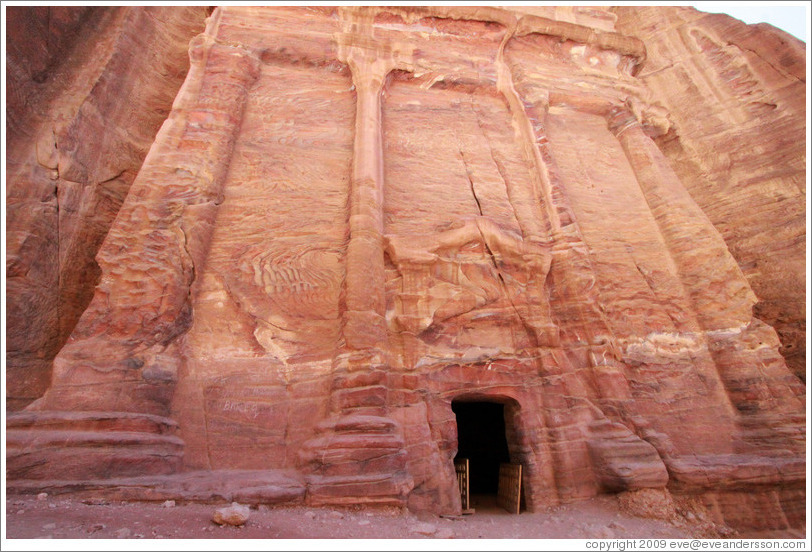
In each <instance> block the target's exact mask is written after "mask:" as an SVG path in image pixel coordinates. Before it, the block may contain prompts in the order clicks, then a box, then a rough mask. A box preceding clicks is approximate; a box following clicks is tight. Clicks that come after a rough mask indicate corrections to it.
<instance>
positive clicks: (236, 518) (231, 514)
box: [211, 502, 251, 527]
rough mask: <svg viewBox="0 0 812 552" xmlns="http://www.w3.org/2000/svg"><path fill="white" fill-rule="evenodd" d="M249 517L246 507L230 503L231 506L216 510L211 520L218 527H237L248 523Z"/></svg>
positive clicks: (249, 513) (249, 512)
mask: <svg viewBox="0 0 812 552" xmlns="http://www.w3.org/2000/svg"><path fill="white" fill-rule="evenodd" d="M250 515H251V509H250V508H249V507H248V506H244V505H242V504H239V503H237V502H232V503H231V506H227V507H225V508H218V509H217V510H216V511H215V512H214V515H212V518H211V519H212V521H213V522H214V523H216V524H218V525H233V526H235V527H239V526H241V525H244V524H245V522H246V521H248V518H249V517H250Z"/></svg>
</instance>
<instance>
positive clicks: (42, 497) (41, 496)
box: [37, 493, 48, 500]
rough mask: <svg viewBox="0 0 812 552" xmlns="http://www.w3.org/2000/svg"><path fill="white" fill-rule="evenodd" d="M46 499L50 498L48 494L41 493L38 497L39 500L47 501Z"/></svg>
mask: <svg viewBox="0 0 812 552" xmlns="http://www.w3.org/2000/svg"><path fill="white" fill-rule="evenodd" d="M46 498H48V493H39V494H38V495H37V500H45V499H46Z"/></svg>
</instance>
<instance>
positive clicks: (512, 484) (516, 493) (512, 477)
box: [496, 464, 522, 514]
mask: <svg viewBox="0 0 812 552" xmlns="http://www.w3.org/2000/svg"><path fill="white" fill-rule="evenodd" d="M496 504H497V505H499V506H501V507H502V508H504V509H505V510H507V511H508V512H510V513H511V514H518V513H519V510H520V509H521V507H522V465H521V464H500V465H499V490H498V491H497V493H496Z"/></svg>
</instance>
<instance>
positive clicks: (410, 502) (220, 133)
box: [9, 7, 805, 530]
mask: <svg viewBox="0 0 812 552" xmlns="http://www.w3.org/2000/svg"><path fill="white" fill-rule="evenodd" d="M128 13H130V12H128ZM133 13H140V12H137V11H134V12H133ZM630 13H631V12H630ZM620 16H621V17H620V19H618V15H617V13H616V12H614V11H612V10H608V9H603V8H576V7H567V8H557V7H556V8H536V9H532V10H527V9H517V10H514V11H512V10H505V9H496V8H485V7H480V8H462V7H453V8H452V7H431V8H418V7H402V8H378V7H365V8H343V7H342V8H333V7H319V8H303V7H296V8H249V7H221V8H217V9H216V10H215V11H214V12H213V14H212V15H211V17H210V18H209V19H208V20H207V26H206V30H205V32H203V33H202V34H200V35H198V36H196V37H195V38H194V39H192V40H191V42H190V44H189V59H190V70H189V73H188V76H187V77H186V80H185V83H184V84H183V87H182V88H181V89H180V92H179V93H178V96H177V98H176V100H175V102H174V105H173V109H172V111H171V113H169V115H168V118H167V119H166V121H165V122H164V123H163V126H162V127H161V129H160V131H159V133H158V135H157V137H156V139H155V141H154V143H153V145H152V148H151V150H150V153H149V155H148V156H147V157H146V159H145V161H144V163H143V165H142V166H141V167H140V170H139V171H138V175H137V177H135V180H134V181H133V182H132V185H131V186H130V188H129V192H128V194H127V197H126V201H124V202H123V204H122V206H121V208H120V209H118V211H117V215H116V220H115V223H114V224H113V225H112V226H111V228H110V231H109V233H108V234H107V237H106V240H105V242H104V244H103V245H102V246H101V248H100V249H99V251H98V254H97V256H96V259H97V262H98V266H99V269H100V273H101V275H100V278H99V281H98V285H97V287H96V289H95V295H94V296H93V299H92V301H91V302H90V304H89V306H88V307H87V309H85V310H84V313H83V315H82V318H81V320H80V321H79V323H78V324H77V325H76V327H75V329H74V330H73V332H72V334H71V336H70V339H68V340H67V342H66V344H65V345H64V347H62V348H61V350H60V351H59V354H58V355H57V356H56V359H55V361H54V364H53V378H52V382H51V385H50V387H49V388H48V390H47V392H46V393H45V394H44V396H42V397H41V398H40V399H38V400H37V401H35V402H34V403H33V404H31V405H30V406H29V407H28V408H27V409H26V411H25V412H24V413H20V414H15V415H12V416H10V417H9V428H10V430H9V434H10V438H11V441H10V443H11V445H10V447H9V465H10V466H11V467H12V469H13V470H14V473H13V475H14V479H16V480H17V483H15V485H16V486H15V489H32V490H37V489H40V488H41V487H42V485H44V484H45V483H44V482H46V481H48V480H49V479H54V477H52V473H55V472H54V470H57V471H58V472H59V478H60V479H62V480H63V481H65V480H67V481H71V480H75V481H77V483H75V485H76V486H77V488H81V487H82V485H83V483H82V481H85V482H87V481H89V480H90V479H93V485H96V486H98V485H100V483H99V480H104V479H105V478H107V479H109V480H110V484H109V487H110V489H111V491H110V492H120V490H115V489H121V487H122V485H124V484H123V483H122V480H127V481H130V483H127V485H132V484H133V483H132V481H133V480H134V478H137V476H139V475H140V476H143V477H145V478H147V479H146V480H145V481H149V483H144V485H145V486H146V487H148V488H155V489H156V491H155V493H153V494H152V496H158V497H160V499H161V500H166V499H170V498H174V497H175V495H173V494H172V493H173V492H174V491H168V490H167V489H170V490H171V489H177V488H179V487H181V488H182V487H183V486H184V484H185V483H183V481H184V480H183V479H182V478H183V477H184V473H195V474H205V473H211V474H212V476H211V479H205V478H203V479H202V481H203V483H199V486H200V488H198V489H196V491H195V492H196V493H197V494H196V496H198V495H205V494H206V490H205V487H206V486H207V485H208V486H209V487H210V493H211V494H215V493H217V492H221V491H217V490H216V489H218V488H219V487H218V484H217V481H218V477H219V476H218V474H233V473H241V472H245V473H249V474H253V473H257V472H261V473H265V474H273V473H276V472H279V473H286V474H288V473H295V474H298V476H300V477H301V478H302V481H301V482H297V483H292V484H289V485H278V486H277V485H271V486H272V487H273V488H274V490H264V491H262V492H259V491H258V494H257V495H256V496H254V497H253V499H252V500H253V501H254V502H262V501H263V500H270V499H269V498H268V497H273V500H283V499H284V500H300V501H303V502H306V503H307V504H310V505H324V504H335V505H354V504H355V505H357V504H370V505H377V506H382V505H389V506H408V507H409V508H412V509H413V510H417V511H420V510H430V511H433V512H435V513H459V512H460V510H461V502H460V494H459V491H458V483H457V478H456V473H455V469H454V464H453V460H454V457H455V454H456V452H457V448H458V431H457V418H456V417H455V413H454V411H453V410H452V401H468V402H472V401H484V402H495V403H498V404H501V405H503V406H502V412H503V417H504V424H503V425H504V427H505V440H506V442H507V448H508V454H509V456H510V460H511V462H514V463H520V464H522V465H523V488H524V490H523V493H524V502H525V504H526V507H527V508H528V509H540V508H543V507H546V506H551V505H557V504H560V503H566V502H571V501H576V500H583V499H586V498H589V497H592V496H595V495H597V494H601V493H606V492H613V493H614V492H628V493H629V494H628V495H624V496H629V497H648V496H657V497H666V498H668V497H670V496H671V494H674V495H680V496H689V497H694V498H696V499H697V500H700V501H702V503H703V504H704V506H705V507H707V508H708V509H709V510H712V511H713V512H715V516H716V519H715V521H716V522H719V523H728V522H729V523H730V524H731V525H737V524H738V525H742V524H746V523H749V522H751V521H752V519H753V518H754V517H758V518H759V519H760V524H761V525H760V527H761V528H763V529H765V530H767V529H784V528H789V527H795V528H798V527H801V526H802V525H803V523H804V521H803V520H804V515H805V514H804V507H805V506H804V500H803V498H804V496H803V495H804V485H805V479H804V478H805V466H804V449H805V443H804V435H805V418H804V399H805V388H804V386H803V384H802V383H801V382H800V380H799V379H798V378H797V377H796V376H795V375H793V373H792V372H791V371H790V370H789V369H788V368H787V364H786V361H785V360H784V358H783V357H782V356H781V354H780V352H779V347H780V342H779V340H778V336H777V335H776V332H775V330H774V329H773V328H772V327H771V326H769V325H768V324H766V323H765V322H764V321H762V320H761V319H760V318H759V317H758V316H754V312H753V309H754V306H756V305H760V304H762V303H763V298H761V297H760V296H758V295H757V293H754V291H753V286H751V283H750V281H748V276H750V274H749V273H748V272H747V270H746V268H743V266H742V260H741V258H738V257H735V256H734V255H733V254H731V250H730V249H731V247H730V246H729V245H728V243H727V242H726V241H725V238H726V237H727V236H726V235H725V233H724V232H723V231H720V230H717V228H716V227H714V224H713V223H714V222H715V221H714V220H713V217H711V218H710V219H709V218H708V216H707V215H706V213H705V212H704V211H703V200H701V199H699V200H698V199H697V192H696V186H693V187H692V186H689V185H688V184H686V183H684V182H683V177H687V178H689V179H690V178H693V176H692V174H693V173H692V174H687V173H685V172H684V171H682V172H680V171H677V170H675V168H674V167H675V164H674V163H673V161H674V159H678V158H675V157H674V155H675V154H674V152H673V150H672V149H670V147H669V144H670V143H672V142H673V140H675V139H676V138H674V137H675V136H677V137H679V139H682V135H681V134H679V132H680V128H681V127H680V126H679V124H677V123H678V122H679V121H680V119H679V116H675V115H674V110H680V109H686V108H685V107H684V105H685V104H678V103H674V102H670V103H669V101H665V100H663V101H662V102H660V101H659V100H660V94H664V93H662V91H659V89H658V88H657V86H655V85H651V86H650V85H649V81H650V80H651V78H648V79H641V78H640V76H641V75H647V74H649V73H646V70H647V69H646V67H647V65H645V60H646V57H647V54H646V50H647V44H646V42H645V40H641V39H640V38H637V37H635V36H633V35H634V33H633V32H632V31H631V30H629V29H627V28H626V27H624V26H623V25H627V24H628V25H630V26H633V25H632V24H631V23H628V21H627V20H626V14H625V12H624V13H621V14H620ZM616 22H617V24H616ZM621 23H623V25H621ZM655 49H656V46H655ZM731 101H732V100H731ZM681 106H683V107H681ZM683 115H684V113H683ZM793 120H794V119H793ZM720 124H722V123H720ZM738 124H741V121H737V122H733V121H727V122H724V123H723V126H724V125H729V126H730V128H731V129H733V130H731V132H734V131H735V128H737V127H736V125H738ZM675 133H676V134H675ZM669 140H671V142H669ZM686 140H694V141H699V140H700V138H699V137H698V135H695V134H691V133H688V134H687V135H686ZM686 143H687V142H686ZM697 143H698V142H697ZM83 147H84V146H83ZM88 147H89V146H88ZM774 163H778V164H780V161H779V160H775V161H774ZM69 166H73V165H69ZM57 169H58V172H59V174H60V178H61V175H62V169H61V168H60V166H59V164H58V163H57ZM703 197H704V196H703ZM80 220H81V219H80ZM20 224H22V223H20ZM737 261H738V262H737ZM45 266H46V267H47V266H50V265H47V263H46V265H45ZM787 266H791V267H794V266H795V265H793V264H792V263H789V264H788V265H787ZM796 268H797V267H796ZM51 270H52V271H53V269H51ZM793 270H795V269H793ZM20 296H21V297H22V295H20ZM33 296H35V297H39V295H36V294H34V295H33ZM760 299H761V302H759V301H760ZM60 442H61V443H62V445H60ZM91 446H92V447H95V450H96V456H94V457H93V458H91V459H89V460H88V461H87V462H85V463H84V464H82V465H79V464H78V462H77V459H78V458H79V455H80V454H81V452H82V451H83V450H86V448H87V447H91ZM94 473H96V474H99V475H98V476H97V477H92V476H93V474H94ZM186 477H188V476H186ZM223 477H225V475H223ZM229 477H231V478H233V477H234V476H233V475H231V476H229ZM294 479H295V478H294ZM196 481H197V479H196ZM87 485H88V484H87V483H85V486H87ZM161 489H163V490H161ZM140 492H147V491H143V490H142V491H140ZM178 492H179V491H178ZM263 493H264V494H263ZM280 497H283V498H280ZM178 498H181V497H180V496H178ZM249 499H250V497H249ZM663 500H665V499H663ZM669 500H670V499H669Z"/></svg>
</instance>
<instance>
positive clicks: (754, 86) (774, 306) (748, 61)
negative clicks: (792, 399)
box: [614, 7, 808, 380]
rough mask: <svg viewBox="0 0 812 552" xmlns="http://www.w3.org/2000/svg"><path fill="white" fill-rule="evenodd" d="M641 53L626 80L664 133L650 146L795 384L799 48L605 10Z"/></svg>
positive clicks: (683, 17) (721, 26) (801, 304)
mask: <svg viewBox="0 0 812 552" xmlns="http://www.w3.org/2000/svg"><path fill="white" fill-rule="evenodd" d="M614 11H615V13H617V14H618V22H617V28H618V30H620V31H622V32H627V33H629V34H631V35H633V36H637V37H639V38H640V39H642V40H643V41H644V42H645V43H646V50H647V53H648V56H647V60H646V65H645V68H644V69H643V70H642V71H641V73H640V75H638V77H639V78H640V79H641V80H643V81H644V82H645V83H646V85H647V86H648V87H649V88H650V89H651V90H652V92H653V94H654V95H655V96H656V98H657V100H658V102H660V103H661V104H662V105H663V106H665V107H666V108H668V111H669V113H670V116H671V120H672V122H673V124H674V126H673V128H672V129H671V132H669V133H668V134H666V135H665V136H663V137H661V138H659V140H658V143H659V145H660V147H661V148H662V150H663V153H665V154H666V155H667V156H668V158H669V160H670V161H671V166H672V167H674V170H675V171H676V172H677V174H678V175H679V176H680V179H681V180H682V182H683V183H684V184H685V186H686V188H687V189H688V191H689V192H690V193H691V196H692V197H693V198H694V200H696V202H697V203H698V204H699V205H700V207H702V210H703V211H704V212H705V214H707V215H708V217H709V218H710V220H711V221H712V222H713V224H714V226H715V227H716V229H717V230H719V232H720V233H721V234H722V237H723V238H724V239H725V243H727V246H728V248H729V249H730V252H731V253H732V254H733V256H734V257H735V258H736V261H737V262H738V263H739V266H740V267H741V268H742V271H743V272H744V274H745V276H746V277H747V279H748V281H749V282H750V285H751V286H752V288H753V291H754V292H755V294H756V296H757V297H758V299H759V301H758V303H756V306H755V314H756V316H758V317H759V318H760V319H762V320H764V321H765V322H767V323H768V324H770V325H771V326H773V327H774V328H775V329H776V330H777V331H778V335H779V336H780V338H781V343H782V347H781V353H782V354H783V355H784V358H785V359H786V360H787V364H788V365H789V367H790V369H791V370H792V371H793V372H794V373H795V374H796V375H797V376H798V377H800V378H801V379H803V380H805V379H806V311H805V308H806V307H805V304H806V302H805V289H806V277H805V276H806V272H805V263H806V261H805V258H804V253H805V244H806V184H807V175H806V150H805V137H806V125H805V121H806V105H807V101H808V97H807V95H806V54H805V49H806V48H805V44H804V43H803V42H801V41H800V40H798V39H796V38H795V37H793V36H790V35H788V34H787V33H785V32H783V31H781V30H779V29H776V28H774V27H772V26H770V25H767V24H760V25H745V24H744V23H742V22H741V21H738V20H736V19H733V18H731V17H728V16H726V15H722V14H706V13H702V12H698V11H696V10H694V9H692V8H670V7H658V8H614Z"/></svg>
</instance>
